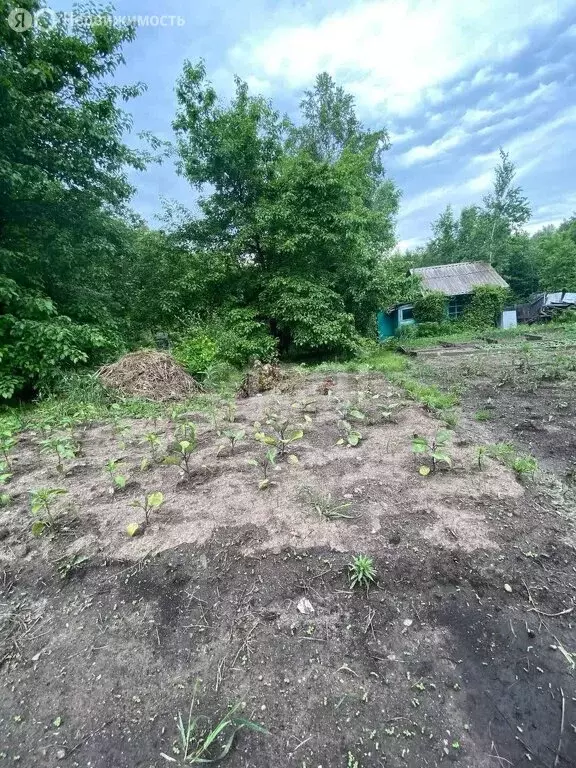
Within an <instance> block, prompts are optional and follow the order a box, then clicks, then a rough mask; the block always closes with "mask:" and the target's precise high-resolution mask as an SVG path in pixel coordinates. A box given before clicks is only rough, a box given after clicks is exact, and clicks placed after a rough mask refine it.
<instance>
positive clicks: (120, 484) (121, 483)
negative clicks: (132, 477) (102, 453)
mask: <svg viewBox="0 0 576 768" xmlns="http://www.w3.org/2000/svg"><path fill="white" fill-rule="evenodd" d="M124 466H125V465H124V464H122V461H121V459H108V461H107V462H106V464H105V465H104V469H105V470H106V472H108V474H109V475H110V479H111V480H112V493H114V491H115V490H116V489H118V490H122V489H123V488H126V482H127V479H128V478H127V477H126V475H121V474H120V473H119V470H120V469H121V468H122V467H124Z"/></svg>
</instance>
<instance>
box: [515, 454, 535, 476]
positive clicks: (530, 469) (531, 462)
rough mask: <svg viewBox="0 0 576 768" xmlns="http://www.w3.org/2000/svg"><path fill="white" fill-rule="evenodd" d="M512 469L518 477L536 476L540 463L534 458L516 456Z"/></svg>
mask: <svg viewBox="0 0 576 768" xmlns="http://www.w3.org/2000/svg"><path fill="white" fill-rule="evenodd" d="M512 469H513V470H514V472H516V474H518V475H532V477H534V475H535V474H536V470H537V469H538V461H537V460H536V459H535V458H534V456H516V458H515V459H514V461H513V463H512Z"/></svg>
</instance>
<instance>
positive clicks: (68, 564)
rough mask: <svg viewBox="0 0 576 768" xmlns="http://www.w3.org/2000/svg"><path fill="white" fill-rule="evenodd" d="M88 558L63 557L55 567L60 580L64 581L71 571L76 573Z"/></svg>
mask: <svg viewBox="0 0 576 768" xmlns="http://www.w3.org/2000/svg"><path fill="white" fill-rule="evenodd" d="M89 560H90V558H89V557H88V555H80V554H78V555H65V556H64V557H61V558H59V559H58V560H57V561H56V567H57V569H58V573H59V575H60V578H61V579H62V580H63V581H64V579H67V578H68V576H70V574H71V573H72V572H73V571H78V570H80V568H82V566H83V565H85V564H86V563H87V562H88V561H89Z"/></svg>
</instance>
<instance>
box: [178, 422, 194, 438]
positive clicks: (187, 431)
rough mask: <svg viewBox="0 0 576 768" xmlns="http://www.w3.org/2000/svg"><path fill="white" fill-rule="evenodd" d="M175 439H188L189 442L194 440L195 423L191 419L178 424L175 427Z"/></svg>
mask: <svg viewBox="0 0 576 768" xmlns="http://www.w3.org/2000/svg"><path fill="white" fill-rule="evenodd" d="M175 437H176V441H178V440H188V441H189V442H191V443H192V442H195V441H196V425H195V424H194V423H193V422H191V421H185V422H184V423H183V424H179V425H178V426H177V427H176V432H175Z"/></svg>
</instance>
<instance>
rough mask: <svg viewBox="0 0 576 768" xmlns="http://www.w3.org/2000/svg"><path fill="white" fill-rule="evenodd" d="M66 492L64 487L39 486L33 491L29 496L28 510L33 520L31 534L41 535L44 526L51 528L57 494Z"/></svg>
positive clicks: (60, 494) (54, 520)
mask: <svg viewBox="0 0 576 768" xmlns="http://www.w3.org/2000/svg"><path fill="white" fill-rule="evenodd" d="M65 493H68V491H66V490H65V489H64V488H40V489H39V490H37V491H33V492H32V495H31V498H30V510H31V512H32V517H34V522H33V523H32V529H31V530H32V535H33V536H42V534H43V533H44V531H45V529H46V528H53V527H54V524H55V522H56V519H55V517H54V514H53V508H54V504H55V503H56V500H57V498H58V497H59V496H63V495H64V494H65Z"/></svg>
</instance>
